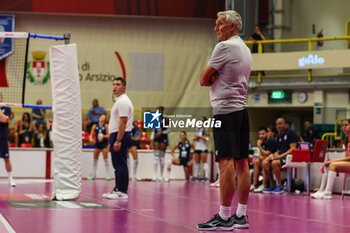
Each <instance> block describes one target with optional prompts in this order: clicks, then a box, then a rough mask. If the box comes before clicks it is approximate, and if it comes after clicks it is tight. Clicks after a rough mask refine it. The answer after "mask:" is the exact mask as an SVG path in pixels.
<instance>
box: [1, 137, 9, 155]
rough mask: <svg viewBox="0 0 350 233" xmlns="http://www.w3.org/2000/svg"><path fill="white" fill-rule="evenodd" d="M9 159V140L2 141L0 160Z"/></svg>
mask: <svg viewBox="0 0 350 233" xmlns="http://www.w3.org/2000/svg"><path fill="white" fill-rule="evenodd" d="M9 157H10V155H9V142H8V141H7V139H0V158H3V159H8V158H9Z"/></svg>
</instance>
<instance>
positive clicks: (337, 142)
mask: <svg viewBox="0 0 350 233" xmlns="http://www.w3.org/2000/svg"><path fill="white" fill-rule="evenodd" d="M333 148H338V149H342V148H343V140H342V139H341V138H339V137H338V138H336V139H335V140H334V142H333Z"/></svg>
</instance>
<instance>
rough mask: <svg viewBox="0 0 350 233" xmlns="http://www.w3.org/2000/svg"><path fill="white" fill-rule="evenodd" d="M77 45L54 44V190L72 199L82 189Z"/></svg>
mask: <svg viewBox="0 0 350 233" xmlns="http://www.w3.org/2000/svg"><path fill="white" fill-rule="evenodd" d="M77 60H78V59H77V49H76V45H75V44H70V45H60V46H53V47H50V71H51V87H52V112H53V131H52V132H53V144H54V157H53V162H54V189H53V197H56V199H57V200H72V199H76V198H78V197H79V194H80V191H81V163H80V156H81V151H82V141H81V132H82V124H81V100H80V85H79V73H78V64H77V63H78V62H77Z"/></svg>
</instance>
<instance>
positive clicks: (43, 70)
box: [27, 51, 50, 85]
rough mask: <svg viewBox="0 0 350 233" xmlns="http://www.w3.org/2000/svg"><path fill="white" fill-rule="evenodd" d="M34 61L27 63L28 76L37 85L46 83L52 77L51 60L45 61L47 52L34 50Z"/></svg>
mask: <svg viewBox="0 0 350 233" xmlns="http://www.w3.org/2000/svg"><path fill="white" fill-rule="evenodd" d="M32 57H33V61H29V62H28V63H27V78H28V79H29V82H31V83H34V84H35V85H44V84H45V83H47V82H48V81H49V79H50V69H49V68H50V62H49V61H45V57H46V52H43V51H34V52H32Z"/></svg>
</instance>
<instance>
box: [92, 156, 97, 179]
mask: <svg viewBox="0 0 350 233" xmlns="http://www.w3.org/2000/svg"><path fill="white" fill-rule="evenodd" d="M97 163H98V160H97V159H94V165H93V167H94V173H93V174H94V177H96V171H97Z"/></svg>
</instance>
